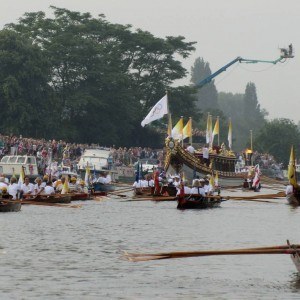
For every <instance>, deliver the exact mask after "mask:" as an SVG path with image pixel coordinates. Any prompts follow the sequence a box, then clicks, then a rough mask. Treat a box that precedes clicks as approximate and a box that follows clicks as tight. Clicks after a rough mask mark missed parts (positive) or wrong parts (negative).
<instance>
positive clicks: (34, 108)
mask: <svg viewBox="0 0 300 300" xmlns="http://www.w3.org/2000/svg"><path fill="white" fill-rule="evenodd" d="M0 52H1V54H0V65H1V71H0V107H1V109H0V130H1V132H3V133H6V134H20V133H23V134H24V135H28V136H33V137H36V136H41V135H42V134H44V133H49V131H50V127H51V123H47V122H45V117H47V113H46V112H47V111H48V108H49V107H50V105H51V98H50V95H51V94H50V92H49V90H50V89H49V86H48V84H47V82H48V79H49V77H48V76H49V74H50V70H49V65H48V63H47V60H46V59H45V57H44V56H43V53H42V51H41V50H40V49H39V47H37V46H36V45H33V44H32V43H31V41H30V40H28V39H25V38H24V37H21V36H20V35H19V34H17V33H15V32H13V31H11V30H2V31H0ZM43 115H45V116H43Z"/></svg>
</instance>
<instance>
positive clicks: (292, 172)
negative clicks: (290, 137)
mask: <svg viewBox="0 0 300 300" xmlns="http://www.w3.org/2000/svg"><path fill="white" fill-rule="evenodd" d="M288 178H289V182H290V184H291V185H292V186H293V187H297V178H296V167H295V151H294V146H292V148H291V155H290V162H289V167H288Z"/></svg>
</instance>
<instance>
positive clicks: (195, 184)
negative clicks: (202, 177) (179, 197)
mask: <svg viewBox="0 0 300 300" xmlns="http://www.w3.org/2000/svg"><path fill="white" fill-rule="evenodd" d="M193 186H194V187H198V186H199V180H198V179H195V180H194V182H193Z"/></svg>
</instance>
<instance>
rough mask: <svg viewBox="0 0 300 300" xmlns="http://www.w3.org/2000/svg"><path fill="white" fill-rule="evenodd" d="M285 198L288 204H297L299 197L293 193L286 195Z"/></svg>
mask: <svg viewBox="0 0 300 300" xmlns="http://www.w3.org/2000/svg"><path fill="white" fill-rule="evenodd" d="M286 200H287V202H288V204H290V205H292V206H299V205H300V201H299V200H300V199H299V197H298V196H296V195H294V194H289V195H286Z"/></svg>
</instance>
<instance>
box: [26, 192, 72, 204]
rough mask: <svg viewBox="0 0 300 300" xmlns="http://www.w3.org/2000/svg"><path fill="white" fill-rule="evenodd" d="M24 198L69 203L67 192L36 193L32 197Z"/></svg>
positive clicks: (44, 201) (69, 197) (69, 198)
mask: <svg viewBox="0 0 300 300" xmlns="http://www.w3.org/2000/svg"><path fill="white" fill-rule="evenodd" d="M25 200H28V201H35V202H43V203H70V202H71V195H69V194H66V195H64V194H53V195H36V196H33V197H28V198H26V199H25ZM25 204H26V202H25Z"/></svg>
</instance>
